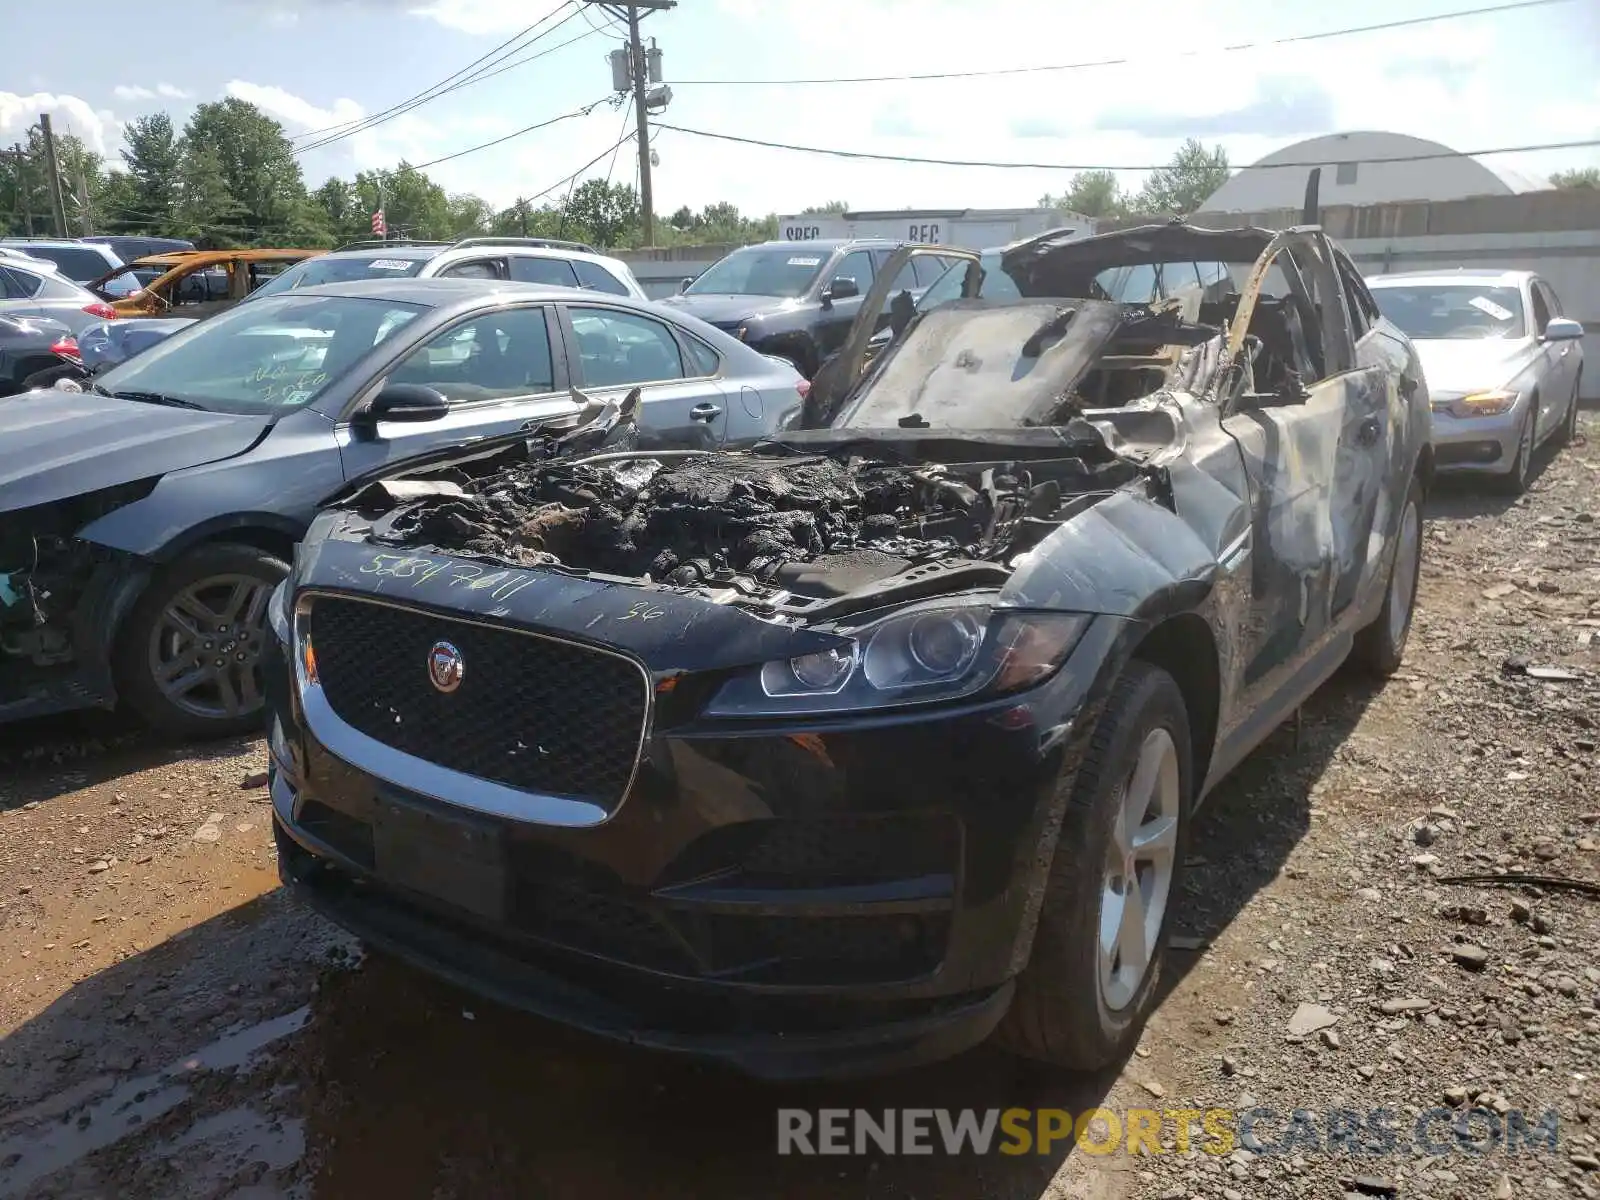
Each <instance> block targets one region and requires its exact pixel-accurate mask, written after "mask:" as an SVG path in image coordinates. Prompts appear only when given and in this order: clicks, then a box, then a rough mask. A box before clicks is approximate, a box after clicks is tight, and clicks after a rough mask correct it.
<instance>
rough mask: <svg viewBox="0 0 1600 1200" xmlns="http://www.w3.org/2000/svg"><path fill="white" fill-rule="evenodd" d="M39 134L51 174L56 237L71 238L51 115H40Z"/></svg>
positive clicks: (48, 181) (51, 205)
mask: <svg viewBox="0 0 1600 1200" xmlns="http://www.w3.org/2000/svg"><path fill="white" fill-rule="evenodd" d="M39 132H40V134H41V135H43V138H44V169H45V170H46V171H47V172H49V178H48V179H47V180H46V182H47V183H48V184H49V185H50V208H51V210H52V212H53V213H54V215H55V219H56V236H57V237H71V236H72V231H71V230H69V229H68V228H67V200H66V197H65V196H64V195H63V194H62V192H61V163H60V161H59V160H57V158H56V134H55V130H54V129H52V128H51V127H50V114H49V113H40V114H39Z"/></svg>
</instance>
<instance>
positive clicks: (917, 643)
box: [705, 601, 1089, 717]
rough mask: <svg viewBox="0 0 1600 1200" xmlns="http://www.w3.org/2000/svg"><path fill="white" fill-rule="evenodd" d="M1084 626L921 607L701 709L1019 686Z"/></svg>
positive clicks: (792, 707) (1063, 617)
mask: <svg viewBox="0 0 1600 1200" xmlns="http://www.w3.org/2000/svg"><path fill="white" fill-rule="evenodd" d="M1088 624H1089V618H1088V617H1087V616H1084V615H1082V614H1077V613H1021V612H1011V611H1008V610H1004V609H997V608H995V607H994V606H993V605H991V604H987V603H974V602H955V603H952V602H949V601H945V602H941V603H936V604H921V605H917V606H915V607H912V608H907V609H901V610H899V611H897V612H895V613H892V614H891V615H889V616H886V617H881V618H879V619H877V620H875V621H872V622H870V623H866V624H862V625H859V626H855V627H853V628H846V629H841V630H839V633H840V635H841V637H840V641H839V643H838V645H836V646H833V647H830V648H828V649H825V650H820V651H816V652H813V653H810V654H804V655H801V656H800V657H798V658H790V659H781V660H779V661H776V662H769V663H764V664H763V665H762V666H760V667H758V668H754V669H751V670H748V671H746V672H744V673H742V674H740V675H737V676H735V677H734V678H732V679H730V680H729V681H728V682H727V683H725V684H724V685H723V686H722V688H721V689H720V690H719V691H718V692H717V693H716V695H715V696H713V697H712V699H711V702H710V703H709V704H708V705H707V706H706V710H705V715H706V716H709V717H769V716H770V717H776V716H790V715H794V716H801V715H825V714H842V713H849V712H855V711H860V710H863V709H880V708H893V707H899V706H902V705H910V704H927V703H930V702H936V701H944V700H962V699H970V698H972V697H975V696H979V695H986V694H994V695H1001V694H1004V693H1007V692H1014V691H1019V690H1021V689H1023V688H1027V687H1032V686H1033V685H1034V684H1037V683H1040V682H1042V681H1043V680H1045V679H1047V678H1049V676H1050V675H1052V674H1054V673H1055V671H1056V669H1057V668H1058V667H1060V666H1061V664H1062V662H1063V661H1064V660H1065V659H1066V657H1067V655H1068V653H1070V652H1071V650H1072V648H1073V647H1074V646H1075V645H1077V643H1078V639H1079V638H1080V637H1081V636H1082V635H1083V631H1084V629H1085V628H1087V627H1088Z"/></svg>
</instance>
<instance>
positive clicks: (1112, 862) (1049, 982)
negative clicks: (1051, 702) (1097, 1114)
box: [996, 661, 1194, 1071]
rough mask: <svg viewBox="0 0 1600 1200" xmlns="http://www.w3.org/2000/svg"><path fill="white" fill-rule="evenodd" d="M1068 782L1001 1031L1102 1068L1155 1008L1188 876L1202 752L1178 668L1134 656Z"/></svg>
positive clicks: (1044, 1051) (1024, 1047)
mask: <svg viewBox="0 0 1600 1200" xmlns="http://www.w3.org/2000/svg"><path fill="white" fill-rule="evenodd" d="M1067 786H1070V787H1071V789H1072V791H1071V795H1070V797H1069V799H1068V804H1067V812H1066V817H1065V819H1064V820H1063V821H1062V826H1061V835H1060V839H1059V840H1058V842H1057V844H1056V853H1055V859H1054V861H1053V862H1052V863H1051V867H1050V876H1049V879H1048V881H1047V883H1046V888H1045V895H1044V899H1043V901H1042V905H1041V908H1040V912H1039V925H1038V929H1037V931H1036V933H1035V934H1034V940H1033V953H1032V957H1031V959H1030V961H1029V963H1028V966H1027V968H1026V969H1025V970H1024V971H1023V972H1022V974H1021V976H1020V977H1019V978H1018V980H1017V993H1016V999H1015V1000H1014V1001H1013V1003H1012V1006H1011V1009H1010V1010H1009V1011H1008V1012H1007V1014H1006V1016H1005V1018H1004V1020H1003V1021H1002V1022H1001V1024H1000V1027H999V1029H998V1030H997V1031H996V1038H997V1041H998V1043H999V1044H1000V1045H1001V1046H1003V1047H1004V1048H1006V1049H1008V1050H1011V1051H1012V1052H1014V1053H1016V1054H1020V1055H1022V1056H1023V1057H1026V1058H1032V1059H1037V1060H1039V1061H1042V1062H1046V1063H1050V1064H1051V1065H1053V1066H1058V1067H1065V1068H1067V1069H1069V1070H1074V1071H1097V1070H1100V1069H1101V1068H1104V1067H1107V1066H1110V1065H1112V1064H1114V1063H1118V1062H1121V1061H1122V1060H1123V1059H1125V1058H1126V1057H1127V1056H1128V1054H1130V1053H1131V1052H1132V1050H1133V1047H1134V1046H1135V1044H1137V1042H1138V1040H1139V1036H1140V1034H1141V1033H1142V1032H1143V1030H1144V1025H1145V1022H1146V1021H1147V1020H1148V1019H1149V1017H1150V1014H1151V1012H1152V1011H1154V1009H1155V1006H1156V1002H1157V998H1158V997H1157V988H1158V986H1159V983H1160V978H1161V967H1162V963H1163V960H1164V957H1165V953H1164V952H1165V947H1166V938H1167V929H1168V925H1169V923H1170V920H1171V914H1172V907H1173V906H1172V899H1173V897H1174V896H1175V894H1176V892H1177V890H1178V887H1179V884H1180V881H1181V876H1182V867H1183V856H1184V848H1185V845H1186V842H1187V838H1188V819H1189V809H1190V807H1191V799H1192V797H1193V795H1194V779H1193V757H1192V750H1191V746H1190V737H1189V716H1188V711H1187V709H1186V708H1185V706H1184V702H1183V694H1182V692H1180V691H1179V690H1178V685H1177V684H1176V683H1174V682H1173V679H1172V676H1170V675H1168V674H1167V673H1166V672H1165V671H1163V670H1161V669H1160V668H1159V667H1155V666H1152V665H1150V664H1149V663H1144V662H1138V661H1135V662H1132V663H1130V664H1129V665H1128V668H1127V670H1126V671H1124V673H1123V675H1122V677H1121V678H1120V679H1119V680H1118V681H1117V683H1116V685H1115V687H1114V688H1113V689H1112V693H1111V696H1110V698H1109V700H1108V701H1107V704H1106V708H1105V711H1104V712H1103V713H1102V714H1101V717H1100V720H1099V723H1098V724H1097V725H1096V726H1095V731H1094V734H1093V736H1092V737H1091V739H1090V743H1089V749H1088V752H1087V754H1086V755H1085V757H1084V761H1083V763H1082V765H1081V766H1080V767H1079V768H1078V773H1077V776H1076V778H1075V779H1074V780H1073V781H1072V782H1071V783H1070V784H1069V785H1067Z"/></svg>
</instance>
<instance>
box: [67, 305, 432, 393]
mask: <svg viewBox="0 0 1600 1200" xmlns="http://www.w3.org/2000/svg"><path fill="white" fill-rule="evenodd" d="M422 311H423V309H422V307H421V306H419V305H415V304H402V303H399V302H397V301H389V300H369V299H365V298H363V297H358V296H294V295H289V296H277V297H273V298H271V299H268V300H264V301H262V302H261V303H259V304H242V305H237V306H235V307H234V308H232V309H229V310H228V311H226V312H223V313H220V314H218V315H217V316H215V317H212V318H211V319H210V320H207V321H203V322H201V323H200V324H198V325H195V326H193V327H191V328H190V329H187V330H185V331H184V332H182V333H177V334H174V335H173V336H172V337H171V338H169V339H168V340H166V341H164V342H160V343H158V344H157V345H155V346H153V347H152V348H151V349H149V350H146V351H145V352H144V353H143V354H140V355H138V356H137V357H135V358H132V359H130V360H129V361H128V362H126V363H123V364H122V365H121V366H120V367H114V368H113V369H112V370H110V371H107V372H106V373H105V374H104V375H102V376H100V377H99V379H97V380H96V384H97V385H98V387H99V388H100V389H102V390H104V391H107V392H111V393H113V394H115V393H118V392H143V393H150V394H153V395H157V396H164V397H168V398H170V399H172V400H176V401H179V402H181V403H184V404H189V405H193V406H195V407H198V408H203V409H207V410H209V411H211V412H230V413H243V414H249V415H264V416H282V415H283V414H284V413H287V412H291V411H293V410H294V409H297V408H302V407H304V406H305V405H307V404H310V403H311V402H312V401H313V400H315V399H316V398H317V397H318V396H320V395H321V394H322V393H323V391H324V390H326V389H327V387H328V385H329V384H331V383H333V382H334V380H336V379H338V378H339V377H340V376H342V375H344V374H345V372H347V371H348V370H349V369H350V368H351V366H353V365H354V364H355V363H356V361H357V360H359V359H360V358H361V356H362V355H364V354H365V353H366V352H367V351H369V350H371V349H372V347H374V346H376V345H377V344H378V343H379V342H381V341H383V340H384V339H385V338H387V337H389V336H390V335H392V334H393V333H394V331H395V330H397V329H399V328H400V327H401V326H403V325H405V324H406V323H407V322H408V321H410V320H412V319H413V318H414V317H415V316H416V315H417V314H418V313H420V312H422Z"/></svg>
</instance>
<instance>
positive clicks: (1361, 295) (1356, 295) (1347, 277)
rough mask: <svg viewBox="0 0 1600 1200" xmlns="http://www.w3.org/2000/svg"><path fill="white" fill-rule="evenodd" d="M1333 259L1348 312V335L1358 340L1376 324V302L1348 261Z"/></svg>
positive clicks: (1339, 258) (1340, 258)
mask: <svg viewBox="0 0 1600 1200" xmlns="http://www.w3.org/2000/svg"><path fill="white" fill-rule="evenodd" d="M1335 261H1336V262H1337V263H1338V266H1339V284H1340V286H1341V287H1342V288H1344V306H1345V308H1346V309H1347V310H1348V311H1349V313H1350V336H1351V337H1352V338H1354V339H1355V340H1356V341H1358V342H1359V341H1360V340H1361V339H1362V338H1364V337H1366V336H1367V334H1368V333H1370V332H1371V330H1372V327H1373V326H1374V325H1375V324H1377V321H1378V302H1377V301H1376V300H1374V299H1373V298H1372V293H1371V292H1369V291H1367V285H1366V284H1364V283H1362V282H1361V278H1360V277H1359V276H1358V275H1357V274H1356V273H1355V270H1354V268H1352V267H1351V266H1350V264H1349V263H1347V262H1346V261H1345V260H1344V259H1343V258H1342V257H1337V258H1336V259H1335Z"/></svg>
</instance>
